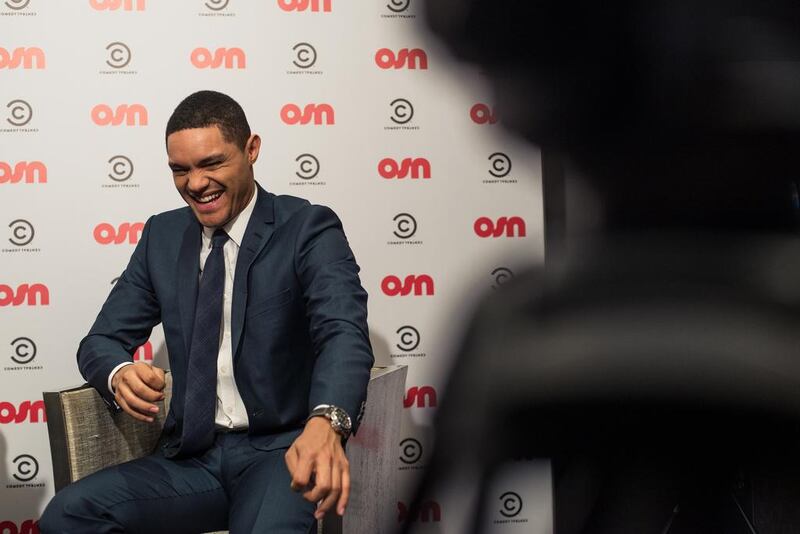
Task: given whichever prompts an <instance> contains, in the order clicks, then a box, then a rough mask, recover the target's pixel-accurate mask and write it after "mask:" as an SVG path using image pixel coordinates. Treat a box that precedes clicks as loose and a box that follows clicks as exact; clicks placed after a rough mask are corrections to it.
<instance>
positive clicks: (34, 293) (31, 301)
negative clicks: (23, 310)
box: [0, 284, 50, 308]
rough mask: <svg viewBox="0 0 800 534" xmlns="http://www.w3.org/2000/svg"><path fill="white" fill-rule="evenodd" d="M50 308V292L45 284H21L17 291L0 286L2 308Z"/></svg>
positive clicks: (0, 304) (0, 305)
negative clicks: (25, 306) (26, 306)
mask: <svg viewBox="0 0 800 534" xmlns="http://www.w3.org/2000/svg"><path fill="white" fill-rule="evenodd" d="M24 305H28V306H49V305H50V290H49V289H48V288H47V286H46V285H44V284H20V285H19V287H17V289H16V291H15V290H14V288H12V287H11V286H8V285H6V284H0V308H1V307H3V306H15V307H16V306H24Z"/></svg>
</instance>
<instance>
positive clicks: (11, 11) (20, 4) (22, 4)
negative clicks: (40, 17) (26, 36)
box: [0, 0, 36, 17]
mask: <svg viewBox="0 0 800 534" xmlns="http://www.w3.org/2000/svg"><path fill="white" fill-rule="evenodd" d="M30 3H31V0H6V1H5V2H3V4H4V5H5V6H6V8H8V11H0V16H20V17H21V16H27V17H30V16H36V12H35V11H32V10H30V9H28V6H29V5H30Z"/></svg>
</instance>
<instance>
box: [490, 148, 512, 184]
mask: <svg viewBox="0 0 800 534" xmlns="http://www.w3.org/2000/svg"><path fill="white" fill-rule="evenodd" d="M487 159H488V160H489V177H487V178H484V180H483V183H485V184H515V183H517V179H516V178H513V177H511V176H509V175H510V174H511V169H512V164H511V158H510V157H509V156H508V154H506V153H505V152H494V153H493V154H490V155H489V157H488V158H487Z"/></svg>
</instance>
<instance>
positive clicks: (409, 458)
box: [400, 438, 422, 465]
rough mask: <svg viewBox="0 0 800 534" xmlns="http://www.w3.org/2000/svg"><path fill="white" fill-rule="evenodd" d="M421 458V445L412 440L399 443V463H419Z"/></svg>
mask: <svg viewBox="0 0 800 534" xmlns="http://www.w3.org/2000/svg"><path fill="white" fill-rule="evenodd" d="M420 458H422V443H420V442H419V441H417V440H415V439H414V438H406V439H404V440H403V441H401V442H400V461H401V462H403V463H404V464H406V465H411V464H415V463H417V462H419V460H420Z"/></svg>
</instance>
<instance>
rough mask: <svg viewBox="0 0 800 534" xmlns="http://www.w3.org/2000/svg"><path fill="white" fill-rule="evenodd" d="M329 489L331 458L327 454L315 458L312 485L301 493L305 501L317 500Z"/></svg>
mask: <svg viewBox="0 0 800 534" xmlns="http://www.w3.org/2000/svg"><path fill="white" fill-rule="evenodd" d="M330 491H331V460H330V457H328V456H320V457H318V458H317V462H316V466H315V468H314V486H313V487H312V488H311V489H310V490H309V491H307V492H306V493H304V494H303V497H304V498H305V499H306V500H307V501H311V502H319V501H321V500H322V499H324V498H325V497H327V496H328V493H330Z"/></svg>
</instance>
